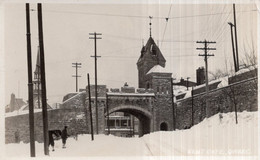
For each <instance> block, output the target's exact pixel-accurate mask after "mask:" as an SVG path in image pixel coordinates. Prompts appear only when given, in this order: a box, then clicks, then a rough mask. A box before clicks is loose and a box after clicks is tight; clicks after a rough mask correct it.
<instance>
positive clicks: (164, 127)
mask: <svg viewBox="0 0 260 160" xmlns="http://www.w3.org/2000/svg"><path fill="white" fill-rule="evenodd" d="M160 131H168V126H167V124H166V123H165V122H163V123H161V125H160Z"/></svg>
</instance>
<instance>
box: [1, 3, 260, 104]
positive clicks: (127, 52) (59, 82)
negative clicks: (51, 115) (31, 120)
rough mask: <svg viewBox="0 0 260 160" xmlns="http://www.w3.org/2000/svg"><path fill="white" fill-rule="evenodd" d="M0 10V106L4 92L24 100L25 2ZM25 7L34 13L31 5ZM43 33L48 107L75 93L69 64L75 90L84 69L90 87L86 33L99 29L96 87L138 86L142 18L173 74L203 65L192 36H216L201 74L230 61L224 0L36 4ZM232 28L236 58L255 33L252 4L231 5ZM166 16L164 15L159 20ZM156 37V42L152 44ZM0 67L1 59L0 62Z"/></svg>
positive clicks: (191, 72) (82, 82) (90, 45)
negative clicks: (0, 77)
mask: <svg viewBox="0 0 260 160" xmlns="http://www.w3.org/2000/svg"><path fill="white" fill-rule="evenodd" d="M2 8H3V9H4V10H3V11H2V13H4V15H3V18H4V19H3V22H4V28H3V30H4V67H3V66H2V70H1V71H2V72H3V71H4V77H5V101H6V102H5V103H4V104H5V105H6V104H8V103H9V101H10V95H11V93H15V95H16V97H18V96H19V97H21V98H23V99H24V100H27V99H28V95H27V91H28V88H27V83H28V80H27V57H26V56H27V50H26V28H25V27H26V25H25V4H23V3H5V4H4V5H3V6H2ZM31 8H32V9H34V10H37V6H36V4H32V5H31ZM42 8H43V9H42V10H43V34H44V50H45V63H46V64H45V66H46V80H47V81H46V85H47V97H48V101H49V103H50V104H52V103H54V102H61V101H62V98H63V96H64V95H66V94H67V93H70V92H75V78H73V77H72V75H73V74H75V68H73V67H72V63H75V62H80V63H82V68H80V69H79V75H81V78H79V88H85V87H86V84H87V80H86V74H87V73H89V74H90V77H91V79H90V80H91V83H92V84H94V59H93V58H90V56H91V55H94V41H93V40H90V39H89V33H91V32H95V31H96V32H98V33H102V36H101V37H102V39H101V40H97V53H98V55H100V56H101V58H99V59H98V84H104V85H107V88H120V87H121V86H123V84H124V82H128V84H129V85H130V86H133V87H136V88H137V87H138V74H137V66H136V62H137V60H138V58H139V56H140V51H141V47H142V40H143V41H144V44H145V43H146V41H147V40H148V38H149V18H148V17H149V16H153V19H152V37H153V38H154V40H155V42H156V43H157V45H159V48H160V49H161V52H162V54H163V55H164V57H165V59H166V68H167V69H168V70H169V71H171V72H172V74H173V77H174V78H176V79H178V80H179V79H180V78H181V77H183V78H186V77H191V80H192V81H196V69H197V68H198V67H200V66H204V60H203V57H199V56H198V54H199V53H202V52H201V51H197V50H196V48H197V47H203V45H202V44H196V41H203V40H204V39H206V40H209V41H216V42H217V43H216V44H212V45H210V47H215V48H217V50H216V51H212V52H210V53H212V54H214V55H215V56H214V57H210V59H209V71H212V72H214V71H215V70H216V69H222V70H224V69H226V68H225V66H226V65H225V59H226V60H227V67H228V69H230V68H231V66H232V65H233V59H232V48H231V38H230V27H229V25H228V24H227V22H233V14H232V4H230V3H225V4H172V5H171V4H159V3H158V4H127V5H125V4H43V5H42ZM236 11H237V27H238V29H237V30H238V40H239V41H238V44H239V58H240V59H243V57H244V52H243V49H244V48H245V49H246V50H248V49H250V48H252V46H253V45H252V41H254V42H255V44H254V47H255V48H256V35H257V29H256V28H257V20H256V18H257V16H259V10H258V11H257V7H256V5H255V4H238V5H236ZM30 13H31V34H32V35H31V38H32V56H33V57H32V58H33V61H32V66H33V71H34V70H35V61H36V55H37V46H38V25H37V24H38V23H37V11H31V12H30ZM166 17H169V18H170V19H169V20H168V23H167V21H166V20H165V18H166ZM158 42H159V43H158ZM1 65H2V64H1Z"/></svg>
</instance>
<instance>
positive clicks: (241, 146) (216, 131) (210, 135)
mask: <svg viewBox="0 0 260 160" xmlns="http://www.w3.org/2000/svg"><path fill="white" fill-rule="evenodd" d="M219 117H220V116H219V114H217V115H215V116H213V117H211V118H209V119H205V120H204V121H203V122H201V123H200V124H198V125H196V126H194V127H192V128H191V129H189V130H177V131H168V132H162V131H161V132H154V133H151V134H148V135H145V136H143V137H141V138H138V137H135V138H121V137H115V136H112V135H110V136H106V135H95V140H94V141H91V140H90V139H91V138H90V135H81V136H79V137H78V140H77V141H76V140H75V139H73V138H69V139H68V141H67V148H66V149H62V144H61V140H59V141H55V151H54V152H52V151H50V156H51V157H61V156H66V157H75V156H77V157H79V156H90V157H93V156H95V157H101V156H106V157H107V156H109V157H111V156H113V157H118V156H131V157H133V156H195V155H196V156H222V157H223V156H243V157H244V156H245V159H248V158H246V157H249V156H257V154H258V152H257V151H258V118H257V117H258V113H257V112H242V113H238V124H235V113H227V114H223V118H222V120H221V121H220V118H219ZM29 155H30V152H29V144H23V143H20V144H7V145H6V157H24V156H27V157H29ZM36 156H37V157H40V156H44V155H43V144H40V143H36Z"/></svg>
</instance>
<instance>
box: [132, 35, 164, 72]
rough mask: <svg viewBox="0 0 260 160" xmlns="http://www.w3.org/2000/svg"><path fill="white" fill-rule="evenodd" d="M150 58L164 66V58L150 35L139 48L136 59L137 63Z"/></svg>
mask: <svg viewBox="0 0 260 160" xmlns="http://www.w3.org/2000/svg"><path fill="white" fill-rule="evenodd" d="M148 57H150V58H152V59H153V60H154V61H157V64H159V65H160V66H162V67H164V66H165V62H166V60H165V58H164V57H163V55H162V52H161V51H160V49H159V47H158V46H157V45H156V43H155V42H154V40H153V38H152V37H149V39H148V41H147V43H146V45H145V46H143V48H142V50H141V55H140V57H139V59H138V61H137V63H139V62H141V61H142V60H143V59H145V58H148Z"/></svg>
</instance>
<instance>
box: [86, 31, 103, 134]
mask: <svg viewBox="0 0 260 160" xmlns="http://www.w3.org/2000/svg"><path fill="white" fill-rule="evenodd" d="M89 35H94V37H89V39H94V47H95V55H94V56H91V57H93V58H95V109H96V132H97V134H98V108H97V58H100V57H101V56H97V39H102V38H101V37H97V35H102V34H101V33H96V32H94V33H89Z"/></svg>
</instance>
